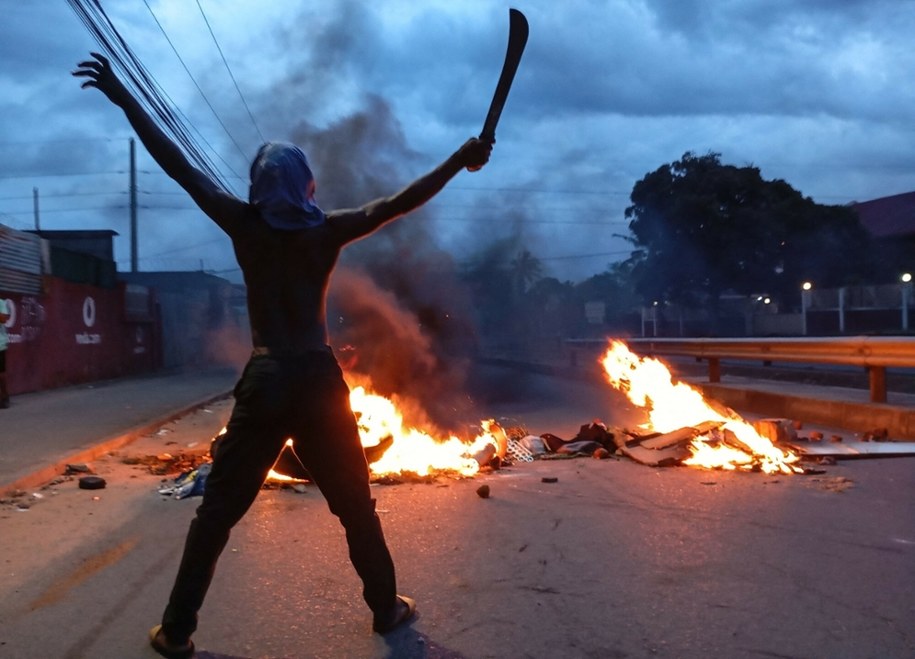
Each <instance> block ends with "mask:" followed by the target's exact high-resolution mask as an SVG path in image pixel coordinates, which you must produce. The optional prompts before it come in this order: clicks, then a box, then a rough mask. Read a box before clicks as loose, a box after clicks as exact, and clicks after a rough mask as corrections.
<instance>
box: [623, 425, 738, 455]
mask: <svg viewBox="0 0 915 659" xmlns="http://www.w3.org/2000/svg"><path fill="white" fill-rule="evenodd" d="M723 425H724V422H723V421H703V422H702V423H700V424H699V425H697V426H686V427H684V428H678V429H677V430H671V431H670V432H665V433H661V434H660V435H649V436H647V437H637V438H635V439H633V440H631V441H629V442H627V443H626V445H627V446H641V447H642V448H647V449H655V450H658V449H665V448H668V447H669V446H676V445H678V444H685V443H688V442H690V441H692V440H693V439H695V438H696V437H698V436H700V435H705V434H707V433H710V432H712V431H713V430H716V429H718V428H720V427H721V426H723Z"/></svg>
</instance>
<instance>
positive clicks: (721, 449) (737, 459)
mask: <svg viewBox="0 0 915 659" xmlns="http://www.w3.org/2000/svg"><path fill="white" fill-rule="evenodd" d="M601 364H602V365H603V367H604V373H605V374H606V377H607V381H608V382H609V383H610V384H611V385H612V386H613V387H614V388H616V389H619V390H620V391H622V392H623V393H625V394H626V396H627V397H628V398H629V400H630V401H632V402H633V403H634V404H635V405H638V406H639V407H642V408H645V410H646V411H647V413H648V423H647V424H646V425H645V428H646V429H647V430H649V431H654V432H662V433H663V432H671V431H673V430H677V429H679V428H683V427H686V426H698V425H699V424H701V423H703V422H707V421H720V422H721V423H722V426H721V430H722V431H724V432H726V431H730V432H731V433H733V435H734V437H735V438H736V439H737V442H735V443H739V444H741V445H742V447H745V448H746V449H748V451H745V450H741V448H740V447H737V446H733V445H728V444H727V443H726V441H720V442H712V441H710V438H709V436H708V435H702V436H699V437H697V438H695V439H694V440H693V441H692V443H691V444H690V451H691V453H692V456H691V457H690V458H688V459H686V460H684V461H683V464H687V465H693V466H698V467H705V468H708V469H729V470H733V469H746V470H749V469H757V468H758V469H760V470H762V471H764V472H765V473H767V474H771V473H779V472H780V473H785V474H790V473H799V472H801V471H802V470H801V469H800V468H799V467H797V466H795V465H794V463H795V462H797V461H798V460H799V459H800V458H799V457H798V456H797V455H795V454H793V453H790V452H786V451H783V450H781V449H780V448H778V447H777V446H775V445H774V444H772V442H770V441H769V440H768V439H767V438H766V437H763V436H761V435H760V434H759V433H758V432H756V429H755V428H754V427H753V426H752V425H751V424H749V423H748V422H746V421H745V420H744V419H742V418H741V417H740V416H739V415H737V414H736V413H734V412H733V411H731V410H728V411H727V412H722V411H721V410H718V409H715V408H714V407H712V406H711V405H710V404H709V403H708V402H706V400H705V399H704V398H703V396H702V394H701V393H700V392H699V391H698V390H696V389H694V388H693V387H691V386H689V385H688V384H686V383H684V382H674V381H673V379H672V377H671V374H670V370H669V369H668V368H667V366H666V365H664V364H663V363H662V362H660V361H658V360H657V359H653V358H650V357H645V358H642V357H639V356H637V355H635V354H633V353H632V352H631V351H630V350H629V348H628V347H627V346H626V344H625V343H623V342H622V341H611V342H610V347H609V348H608V349H607V352H606V353H605V354H604V356H603V358H602V359H601Z"/></svg>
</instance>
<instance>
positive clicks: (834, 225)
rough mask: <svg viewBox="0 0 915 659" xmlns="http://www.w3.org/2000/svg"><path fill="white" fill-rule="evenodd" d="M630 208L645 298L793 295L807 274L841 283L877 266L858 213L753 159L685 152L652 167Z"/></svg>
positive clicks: (637, 275) (698, 300)
mask: <svg viewBox="0 0 915 659" xmlns="http://www.w3.org/2000/svg"><path fill="white" fill-rule="evenodd" d="M630 199H631V201H632V205H631V206H629V208H627V209H626V217H627V219H629V220H630V223H629V229H630V231H631V233H632V237H631V242H632V243H633V245H634V247H635V248H636V249H635V251H634V252H633V255H632V257H631V258H630V265H631V267H632V272H633V279H634V283H635V287H636V290H637V291H638V292H639V293H640V294H641V296H642V297H643V301H644V302H646V303H648V302H651V301H655V300H658V301H662V300H664V301H670V302H675V303H679V304H686V305H696V304H702V305H706V306H707V307H708V308H709V309H710V310H711V311H712V312H713V314H716V313H717V304H718V300H719V298H720V296H721V294H722V293H724V292H726V291H734V292H736V293H739V294H745V295H751V294H754V293H768V294H769V295H772V296H773V297H777V298H780V299H782V300H783V301H785V302H787V303H792V302H794V300H796V299H799V294H798V291H799V288H800V284H801V282H803V281H804V280H812V281H814V282H816V283H817V285H818V286H839V285H843V284H847V283H853V282H855V281H858V280H860V279H861V278H863V277H867V276H868V275H870V274H871V273H872V271H873V267H874V266H873V262H872V260H871V259H870V253H869V252H870V250H869V249H868V244H869V237H868V234H867V232H866V231H865V230H864V228H863V227H862V226H861V224H860V222H859V221H858V219H857V215H856V214H855V213H854V212H853V211H852V210H851V209H849V208H847V207H842V206H824V205H820V204H816V203H815V202H814V201H813V200H812V199H810V198H809V197H804V196H803V195H801V193H800V192H798V191H797V190H795V189H794V188H792V187H791V186H790V185H789V184H788V183H786V182H785V181H783V180H773V181H765V180H763V178H762V177H761V175H760V172H759V169H758V168H756V167H751V166H747V167H734V166H732V165H723V164H722V163H721V160H720V155H719V154H717V153H708V154H706V155H704V156H695V155H694V154H692V153H690V152H687V153H686V154H684V155H683V157H682V158H681V159H680V160H678V161H676V162H674V163H670V164H666V165H662V166H661V167H659V168H658V169H657V170H655V171H654V172H651V173H649V174H647V175H646V176H645V177H644V178H643V179H642V180H640V181H638V182H637V183H636V184H635V186H634V187H633V189H632V195H631V197H630Z"/></svg>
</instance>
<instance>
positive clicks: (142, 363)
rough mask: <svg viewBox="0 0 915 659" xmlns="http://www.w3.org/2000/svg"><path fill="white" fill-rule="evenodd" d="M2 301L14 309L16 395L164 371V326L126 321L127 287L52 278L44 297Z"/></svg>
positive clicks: (10, 354) (11, 378)
mask: <svg viewBox="0 0 915 659" xmlns="http://www.w3.org/2000/svg"><path fill="white" fill-rule="evenodd" d="M0 296H2V297H4V298H6V299H8V300H9V301H10V302H11V303H12V305H11V306H12V307H13V308H12V311H13V317H12V318H11V319H10V321H9V323H8V325H7V332H8V333H9V335H10V346H9V348H8V350H7V355H6V370H7V380H8V383H9V387H10V393H12V394H17V393H24V392H28V391H37V390H41V389H50V388H54V387H61V386H65V385H70V384H77V383H81V382H91V381H94V380H103V379H108V378H114V377H119V376H122V375H129V374H135V373H142V372H146V371H152V370H155V369H156V368H157V367H158V366H159V363H160V331H159V323H158V322H157V321H156V320H155V319H152V320H149V321H146V322H128V321H126V320H125V313H124V289H123V285H121V286H118V287H117V288H114V289H105V288H97V287H95V286H89V285H86V284H74V283H71V282H66V281H64V280H62V279H57V278H55V277H49V278H47V279H46V286H45V293H44V294H42V295H19V294H16V293H3V292H2V291H0Z"/></svg>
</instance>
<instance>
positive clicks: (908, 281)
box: [899, 272, 912, 332]
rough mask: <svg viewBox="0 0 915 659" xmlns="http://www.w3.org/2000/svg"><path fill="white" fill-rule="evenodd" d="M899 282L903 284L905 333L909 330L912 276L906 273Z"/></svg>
mask: <svg viewBox="0 0 915 659" xmlns="http://www.w3.org/2000/svg"><path fill="white" fill-rule="evenodd" d="M899 280H900V281H901V282H902V286H901V293H902V330H903V331H904V332H905V331H908V329H909V295H911V293H912V274H911V273H909V272H904V273H902V276H901V277H900V278H899Z"/></svg>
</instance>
